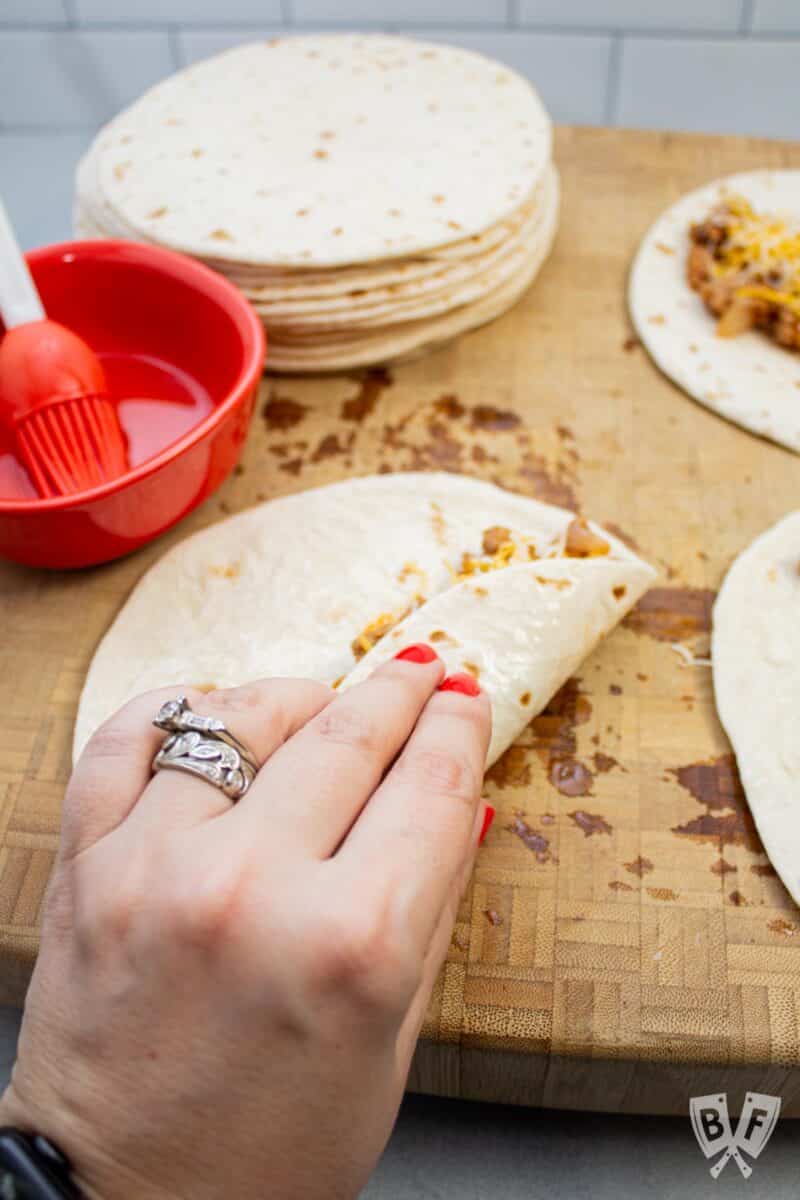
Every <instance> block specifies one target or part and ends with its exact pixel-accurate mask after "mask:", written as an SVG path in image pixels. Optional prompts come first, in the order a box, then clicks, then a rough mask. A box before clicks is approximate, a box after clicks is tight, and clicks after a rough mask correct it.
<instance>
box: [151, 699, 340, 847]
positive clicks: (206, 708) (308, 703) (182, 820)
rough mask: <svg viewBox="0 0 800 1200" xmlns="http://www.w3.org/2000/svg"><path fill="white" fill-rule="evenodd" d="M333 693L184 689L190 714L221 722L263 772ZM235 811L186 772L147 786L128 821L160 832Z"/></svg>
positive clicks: (164, 775)
mask: <svg viewBox="0 0 800 1200" xmlns="http://www.w3.org/2000/svg"><path fill="white" fill-rule="evenodd" d="M173 694H174V693H173ZM332 694H333V693H332V692H331V690H330V688H328V687H326V686H325V685H324V684H321V683H315V682H314V681H313V680H310V679H261V680H258V681H257V682H255V683H249V684H245V685H244V686H243V687H238V688H226V689H224V690H219V691H213V692H206V693H203V692H196V691H194V690H193V689H192V688H188V689H186V696H187V699H188V700H189V703H190V704H191V706H192V710H193V711H194V712H196V713H197V714H198V715H200V716H204V717H219V719H220V720H221V721H223V722H224V724H225V726H226V728H227V729H228V730H229V731H230V732H231V733H232V734H233V735H234V737H236V738H238V740H239V741H241V742H242V743H243V744H244V745H245V746H246V747H247V749H248V751H249V752H250V753H251V754H252V755H253V757H254V758H255V760H256V763H257V764H258V766H259V767H260V766H261V765H262V764H263V763H265V762H266V761H267V759H269V757H270V755H272V754H274V753H275V751H276V750H277V749H278V748H279V747H280V746H282V745H283V743H284V742H285V741H286V740H287V738H290V737H292V735H293V734H294V733H296V732H297V730H299V729H301V728H302V727H303V726H304V725H305V724H306V722H307V721H310V720H311V719H312V718H313V717H316V716H317V714H318V713H320V712H321V711H322V710H323V709H324V708H325V707H326V705H328V704H329V703H330V700H331V696H332ZM155 732H156V733H159V731H158V730H156V731H155ZM163 738H164V734H163V732H160V735H159V737H158V738H157V742H158V743H159V744H160V742H161V741H163ZM253 786H254V785H251V790H252V787H253ZM231 808H232V803H231V800H230V799H229V798H228V797H227V796H226V795H225V794H224V792H222V791H221V790H220V789H219V788H217V787H215V786H214V785H213V784H211V783H208V782H207V781H206V780H204V779H200V778H198V777H194V776H192V775H190V774H188V773H187V772H185V771H180V770H162V771H158V772H157V773H156V774H155V775H153V776H152V778H151V779H150V780H149V782H147V786H146V787H145V788H144V790H143V792H142V795H141V799H140V800H139V802H138V803H137V804H136V805H135V808H134V809H133V811H132V812H131V815H130V818H129V820H130V822H131V823H132V824H134V825H135V826H137V827H139V826H147V825H153V824H155V825H157V826H158V827H159V828H171V829H178V828H190V827H191V826H194V825H199V824H201V823H202V822H203V821H207V820H210V819H211V818H213V817H216V816H219V815H220V814H223V813H227V812H229V811H230V810H231ZM265 819H266V818H265ZM270 820H271V817H270Z"/></svg>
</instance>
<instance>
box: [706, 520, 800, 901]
mask: <svg viewBox="0 0 800 1200" xmlns="http://www.w3.org/2000/svg"><path fill="white" fill-rule="evenodd" d="M711 656H712V662H713V669H714V693H715V697H716V703H717V711H718V713H719V716H720V720H721V721H722V724H723V725H724V727H725V732H726V733H727V734H728V737H729V738H730V740H731V743H732V745H733V748H734V750H735V752H736V760H737V763H738V765H739V773H740V775H741V778H742V784H743V786H744V790H745V794H746V796H747V802H748V804H749V805H750V811H751V812H752V814H753V819H754V821H755V823H756V826H757V828H758V832H759V835H760V837H761V840H762V842H763V843H764V849H765V850H766V852H767V854H768V855H769V857H770V861H771V862H772V865H773V867H774V868H775V870H776V871H777V872H778V874H779V875H780V877H781V879H782V880H783V882H784V884H785V886H786V888H787V890H788V891H789V893H790V894H791V896H792V899H793V900H795V901H796V902H797V903H799V904H800V737H798V728H797V710H798V706H800V512H795V513H791V514H790V515H789V516H787V517H784V518H783V520H782V521H779V522H778V524H777V525H774V526H773V527H772V528H771V529H768V530H767V531H766V533H763V534H762V535H761V536H760V537H759V538H756V540H755V541H754V542H753V543H752V545H750V546H748V548H747V549H746V550H744V551H743V552H742V553H741V554H740V555H739V557H738V558H737V559H736V561H735V562H734V564H733V566H732V567H731V568H730V570H729V571H728V574H727V576H726V577H725V582H724V583H723V585H722V588H721V590H720V593H719V596H718V598H717V602H716V604H715V606H714V626H713V635H712V640H711Z"/></svg>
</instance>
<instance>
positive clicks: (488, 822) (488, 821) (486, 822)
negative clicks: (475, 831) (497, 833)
mask: <svg viewBox="0 0 800 1200" xmlns="http://www.w3.org/2000/svg"><path fill="white" fill-rule="evenodd" d="M493 820H494V809H493V808H492V806H491V804H487V805H486V812H485V813H484V814H483V825H482V826H481V835H480V837H479V838H478V845H479V846H482V845H483V842H484V838H485V837H486V835H487V833H488V832H489V830H490V829H491V827H492V821H493Z"/></svg>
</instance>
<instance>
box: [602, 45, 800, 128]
mask: <svg viewBox="0 0 800 1200" xmlns="http://www.w3.org/2000/svg"><path fill="white" fill-rule="evenodd" d="M798 67H800V43H798V42H796V41H793V40H789V41H781V40H778V39H776V40H758V41H754V40H746V39H739V40H732V39H731V40H719V41H712V40H710V39H694V40H689V39H686V40H678V39H667V38H637V37H632V38H626V39H625V42H624V44H623V48H622V61H621V63H620V79H619V99H618V106H617V112H616V117H617V121H618V123H619V124H621V125H639V126H643V127H645V128H656V129H689V130H703V131H709V132H711V133H750V134H764V135H766V136H769V137H784V138H796V137H797V136H798V132H800V118H799V117H798V114H800V70H798Z"/></svg>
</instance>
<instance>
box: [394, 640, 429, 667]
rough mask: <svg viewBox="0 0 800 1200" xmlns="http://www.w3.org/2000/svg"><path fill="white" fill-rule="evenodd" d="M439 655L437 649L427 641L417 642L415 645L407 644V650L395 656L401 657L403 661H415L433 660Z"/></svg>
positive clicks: (427, 661)
mask: <svg viewBox="0 0 800 1200" xmlns="http://www.w3.org/2000/svg"><path fill="white" fill-rule="evenodd" d="M438 657H439V655H438V654H437V653H436V651H435V650H434V649H433V648H432V647H431V646H428V645H427V643H425V642H415V644H414V645H413V646H406V648H405V650H401V651H400V652H399V653H398V654H395V658H399V659H400V660H401V662H415V663H429V662H433V660H434V659H435V658H438Z"/></svg>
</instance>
